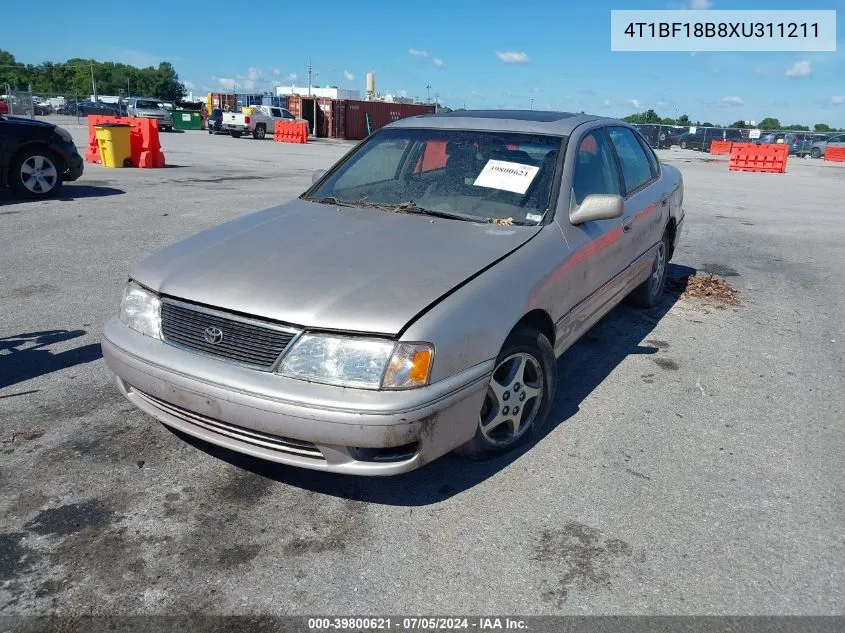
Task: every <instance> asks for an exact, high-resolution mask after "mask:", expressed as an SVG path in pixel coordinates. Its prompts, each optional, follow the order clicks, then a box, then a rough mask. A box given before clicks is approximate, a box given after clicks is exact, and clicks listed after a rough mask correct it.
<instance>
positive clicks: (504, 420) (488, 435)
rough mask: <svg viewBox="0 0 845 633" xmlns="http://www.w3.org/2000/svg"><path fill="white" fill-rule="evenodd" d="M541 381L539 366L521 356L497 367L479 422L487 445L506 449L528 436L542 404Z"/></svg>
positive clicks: (514, 356) (512, 357)
mask: <svg viewBox="0 0 845 633" xmlns="http://www.w3.org/2000/svg"><path fill="white" fill-rule="evenodd" d="M543 380H544V377H543V370H542V368H541V366H540V363H539V362H538V361H537V359H536V358H534V357H533V356H532V355H530V354H527V353H524V352H520V353H517V354H511V355H510V356H508V357H507V358H505V359H504V360H503V361H502V362H500V363H499V364H498V365H497V366H496V369H494V370H493V376H492V378H491V379H490V386H489V387H488V388H487V396H486V397H485V399H484V404H483V406H482V407H481V414H480V420H479V428H480V430H481V434H482V435H483V436H484V438H485V439H486V440H487V441H488V442H490V443H491V444H494V445H497V446H508V445H510V444H513V443H515V442H516V441H517V440H518V439H519V438H521V437H522V436H523V435H524V434H525V433H527V432H528V430H529V429H530V428H531V425H532V424H533V422H534V418H535V417H536V416H537V412H538V411H539V409H540V405H541V403H542V401H543V384H544V383H543Z"/></svg>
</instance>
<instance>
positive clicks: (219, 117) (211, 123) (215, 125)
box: [207, 108, 229, 134]
mask: <svg viewBox="0 0 845 633" xmlns="http://www.w3.org/2000/svg"><path fill="white" fill-rule="evenodd" d="M207 126H208V133H209V134H228V133H229V130H227V129H226V128H224V127H223V110H222V109H221V108H215V109H214V110H212V111H211V115H210V116H209V117H208V122H207Z"/></svg>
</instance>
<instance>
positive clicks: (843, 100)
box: [830, 97, 845, 105]
mask: <svg viewBox="0 0 845 633" xmlns="http://www.w3.org/2000/svg"><path fill="white" fill-rule="evenodd" d="M830 102H831V103H832V104H833V105H845V97H831V98H830Z"/></svg>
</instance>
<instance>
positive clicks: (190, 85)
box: [182, 81, 196, 90]
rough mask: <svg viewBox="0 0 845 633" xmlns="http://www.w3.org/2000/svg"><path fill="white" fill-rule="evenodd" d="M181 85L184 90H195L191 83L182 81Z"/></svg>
mask: <svg viewBox="0 0 845 633" xmlns="http://www.w3.org/2000/svg"><path fill="white" fill-rule="evenodd" d="M182 85H183V86H185V89H186V90H193V89H194V88H196V86H195V85H194V82H193V81H183V82H182Z"/></svg>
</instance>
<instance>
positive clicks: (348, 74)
mask: <svg viewBox="0 0 845 633" xmlns="http://www.w3.org/2000/svg"><path fill="white" fill-rule="evenodd" d="M343 78H344V79H346V81H355V75H353V74H352V73H351V72H349V71H348V70H344V71H343Z"/></svg>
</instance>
